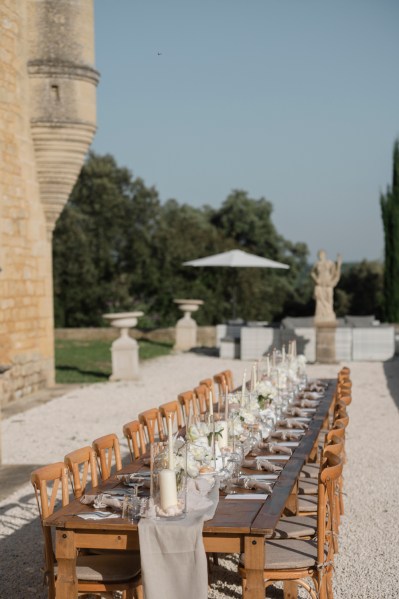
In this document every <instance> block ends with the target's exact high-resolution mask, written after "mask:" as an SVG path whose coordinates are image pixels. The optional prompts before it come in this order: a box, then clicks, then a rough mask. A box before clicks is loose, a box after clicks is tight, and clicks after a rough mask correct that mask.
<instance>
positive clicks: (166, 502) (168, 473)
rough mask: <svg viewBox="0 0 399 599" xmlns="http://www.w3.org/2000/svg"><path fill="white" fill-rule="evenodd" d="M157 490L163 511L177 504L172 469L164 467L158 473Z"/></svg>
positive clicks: (174, 478) (174, 475)
mask: <svg viewBox="0 0 399 599" xmlns="http://www.w3.org/2000/svg"><path fill="white" fill-rule="evenodd" d="M159 492H160V495H161V508H162V509H163V510H164V511H165V510H167V509H168V508H170V507H175V506H176V505H177V487H176V474H175V472H174V470H170V468H165V470H161V472H160V473H159Z"/></svg>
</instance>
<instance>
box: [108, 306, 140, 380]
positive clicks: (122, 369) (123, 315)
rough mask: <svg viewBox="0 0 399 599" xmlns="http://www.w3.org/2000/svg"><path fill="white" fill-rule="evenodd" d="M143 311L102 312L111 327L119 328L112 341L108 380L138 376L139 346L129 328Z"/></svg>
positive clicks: (132, 326) (134, 324) (135, 322)
mask: <svg viewBox="0 0 399 599" xmlns="http://www.w3.org/2000/svg"><path fill="white" fill-rule="evenodd" d="M143 315H144V312H118V313H115V314H103V318H105V320H108V322H109V323H110V325H111V326H112V327H115V328H116V329H119V330H120V336H119V337H118V339H115V341H114V342H113V343H112V346H111V352H112V374H111V376H110V381H131V380H135V379H138V378H139V346H138V343H137V341H136V340H135V339H133V338H132V337H131V336H130V335H129V329H132V328H134V327H135V326H136V325H137V319H138V318H140V316H143Z"/></svg>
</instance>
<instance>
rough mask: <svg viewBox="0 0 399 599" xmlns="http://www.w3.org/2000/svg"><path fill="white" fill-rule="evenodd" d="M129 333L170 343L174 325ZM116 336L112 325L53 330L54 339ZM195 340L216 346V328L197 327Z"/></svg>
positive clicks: (172, 339)
mask: <svg viewBox="0 0 399 599" xmlns="http://www.w3.org/2000/svg"><path fill="white" fill-rule="evenodd" d="M129 334H130V335H131V336H132V337H133V338H134V339H148V340H149V341H157V342H159V343H172V344H173V343H174V342H175V328H174V327H169V328H166V329H154V330H151V331H145V330H140V329H131V330H130V331H129ZM118 336H119V332H118V330H117V329H114V328H112V327H109V328H108V327H104V328H86V329H56V330H55V338H56V339H74V340H75V341H88V340H104V341H110V342H112V341H113V340H114V339H116V338H117V337H118ZM197 341H198V346H199V347H216V328H215V327H198V330H197Z"/></svg>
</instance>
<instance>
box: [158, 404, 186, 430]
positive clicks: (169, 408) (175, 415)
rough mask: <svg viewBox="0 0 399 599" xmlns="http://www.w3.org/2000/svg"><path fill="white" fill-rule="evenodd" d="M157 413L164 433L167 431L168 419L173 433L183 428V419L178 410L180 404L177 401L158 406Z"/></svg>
mask: <svg viewBox="0 0 399 599" xmlns="http://www.w3.org/2000/svg"><path fill="white" fill-rule="evenodd" d="M159 411H160V413H161V416H162V424H163V428H164V431H167V430H168V422H169V418H172V424H173V430H174V432H176V431H178V430H180V429H181V428H183V417H182V413H181V409H180V404H179V402H178V401H177V400H174V401H168V402H167V403H164V404H162V405H160V406H159Z"/></svg>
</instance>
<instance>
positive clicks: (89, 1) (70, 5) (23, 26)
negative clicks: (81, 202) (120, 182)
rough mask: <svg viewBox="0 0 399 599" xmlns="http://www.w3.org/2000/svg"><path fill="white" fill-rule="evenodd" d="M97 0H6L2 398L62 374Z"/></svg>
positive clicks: (0, 112)
mask: <svg viewBox="0 0 399 599" xmlns="http://www.w3.org/2000/svg"><path fill="white" fill-rule="evenodd" d="M98 78H99V75H98V73H97V71H96V70H95V69H94V15H93V0H0V268H1V269H2V271H1V272H0V369H2V367H3V366H6V367H8V366H10V367H11V368H10V369H9V370H8V371H7V372H6V373H5V374H4V375H3V376H0V397H1V400H2V402H7V401H12V400H14V399H18V398H20V397H23V396H24V395H27V394H29V393H32V392H34V391H36V390H38V389H39V388H40V387H44V386H48V385H51V384H53V382H54V335H53V289H52V260H51V253H52V251H51V250H52V248H51V237H52V231H53V229H54V225H55V222H56V220H57V218H58V216H59V214H60V213H61V211H62V208H63V206H64V205H65V203H66V201H67V199H68V196H69V194H70V192H71V190H72V187H73V185H74V183H75V181H76V178H77V177H78V175H79V171H80V169H81V167H82V164H83V160H84V156H85V154H86V152H87V150H88V148H89V145H90V143H91V141H92V138H93V135H94V133H95V128H96V125H95V123H96V110H95V91H96V85H97V83H98Z"/></svg>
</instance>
